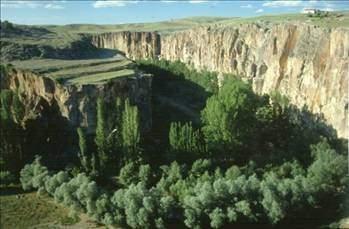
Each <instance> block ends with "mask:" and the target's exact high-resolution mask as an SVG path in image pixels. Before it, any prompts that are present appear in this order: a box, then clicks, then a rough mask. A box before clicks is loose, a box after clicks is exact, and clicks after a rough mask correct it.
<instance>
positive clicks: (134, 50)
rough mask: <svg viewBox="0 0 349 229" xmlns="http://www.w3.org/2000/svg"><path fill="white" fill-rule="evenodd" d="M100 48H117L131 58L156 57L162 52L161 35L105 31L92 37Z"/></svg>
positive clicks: (93, 42)
mask: <svg viewBox="0 0 349 229" xmlns="http://www.w3.org/2000/svg"><path fill="white" fill-rule="evenodd" d="M91 40H92V44H93V45H95V46H96V47H98V48H107V49H117V50H120V51H122V52H124V53H125V55H126V57H128V58H130V59H133V60H135V59H142V58H156V57H157V56H158V55H159V54H160V48H161V45H160V35H159V34H158V33H156V32H128V31H126V32H115V33H103V34H99V35H96V36H92V38H91Z"/></svg>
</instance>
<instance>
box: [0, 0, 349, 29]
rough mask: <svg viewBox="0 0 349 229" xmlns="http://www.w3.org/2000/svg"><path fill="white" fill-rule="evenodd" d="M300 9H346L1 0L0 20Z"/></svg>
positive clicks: (336, 6)
mask: <svg viewBox="0 0 349 229" xmlns="http://www.w3.org/2000/svg"><path fill="white" fill-rule="evenodd" d="M304 8H319V9H326V10H330V11H332V10H349V2H348V1H320V0H317V1H316V0H315V1H214V0H211V1H210V0H208V1H204V0H193V1H166V0H162V1H142V0H138V1H74V0H51V1H49V0H48V1H29V0H22V1H15V0H1V20H9V21H11V22H14V23H19V24H77V23H90V24H119V23H135V22H154V21H163V20H170V19H177V18H183V17H192V16H224V17H250V16H258V15H263V14H278V13H296V12H301V11H302V10H303V9H304Z"/></svg>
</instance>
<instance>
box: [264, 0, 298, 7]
mask: <svg viewBox="0 0 349 229" xmlns="http://www.w3.org/2000/svg"><path fill="white" fill-rule="evenodd" d="M262 5H263V6H265V7H274V8H277V7H297V6H301V5H302V1H268V2H265V3H263V4H262Z"/></svg>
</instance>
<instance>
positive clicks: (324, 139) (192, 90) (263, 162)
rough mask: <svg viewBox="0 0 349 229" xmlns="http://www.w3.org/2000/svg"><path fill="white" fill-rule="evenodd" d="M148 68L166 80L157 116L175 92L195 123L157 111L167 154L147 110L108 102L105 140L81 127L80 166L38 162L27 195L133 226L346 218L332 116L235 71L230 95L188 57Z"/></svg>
mask: <svg viewBox="0 0 349 229" xmlns="http://www.w3.org/2000/svg"><path fill="white" fill-rule="evenodd" d="M139 68H140V69H142V70H145V71H147V72H150V73H153V74H154V85H153V86H154V87H155V88H154V90H155V92H154V93H155V95H154V96H156V98H157V99H156V100H155V101H154V102H155V104H154V106H155V108H156V109H160V108H161V106H157V104H156V103H158V102H159V101H161V99H162V98H164V97H165V98H166V99H167V100H165V101H168V102H169V103H171V104H175V105H174V106H172V108H173V110H175V112H177V113H181V112H183V111H185V112H187V113H190V112H191V113H192V116H190V115H184V116H183V117H181V118H180V119H177V120H174V119H172V118H173V117H170V116H169V117H167V120H165V121H166V125H164V126H162V124H163V122H162V121H163V120H162V121H160V122H161V123H160V124H159V125H158V124H156V123H157V122H159V120H156V119H157V117H156V116H155V118H154V123H155V126H156V128H162V131H164V130H165V131H166V132H167V133H166V135H165V136H166V138H167V141H163V142H161V143H162V145H161V147H159V145H156V144H155V143H154V141H150V140H149V139H147V136H145V134H144V133H142V132H141V131H140V123H139V114H138V109H137V107H136V106H133V105H132V104H130V102H129V101H128V100H124V99H122V98H115V101H112V102H109V103H106V102H105V101H103V100H101V99H100V100H98V101H97V106H96V110H97V122H96V123H97V127H96V132H95V135H93V136H88V135H86V133H85V131H84V129H83V128H79V129H78V130H77V134H78V136H79V148H80V151H79V153H78V158H79V161H80V163H79V164H78V165H77V166H76V167H75V168H74V169H71V168H67V169H65V170H61V171H54V170H52V169H51V168H50V166H45V165H44V164H45V163H43V162H42V161H41V159H40V157H38V158H36V159H35V160H34V162H33V163H32V164H27V165H26V166H25V167H24V168H23V169H22V170H21V172H20V181H21V184H22V187H23V188H24V189H25V190H31V189H38V193H39V194H43V193H46V194H48V195H50V196H52V197H53V198H54V199H55V201H56V202H58V203H62V204H64V205H66V206H68V207H70V208H71V209H72V211H74V212H80V211H83V212H87V213H88V214H89V215H90V216H91V217H93V218H94V219H96V220H97V221H99V222H102V223H104V224H106V225H116V224H117V225H127V226H129V227H131V228H154V227H156V228H164V227H168V226H169V225H173V224H176V225H185V226H186V227H189V228H201V227H207V226H208V225H210V226H211V227H213V228H221V227H223V226H227V225H238V224H240V223H256V222H257V223H267V224H269V225H277V224H279V225H282V224H283V223H285V222H288V221H290V220H292V219H294V218H297V217H298V216H300V215H302V214H305V213H309V210H311V211H310V212H314V214H316V213H317V211H316V209H320V210H321V209H323V208H324V207H325V206H326V207H327V206H328V204H329V203H331V204H332V205H333V206H334V208H336V209H338V212H335V213H332V214H333V215H336V214H339V213H340V211H339V210H340V209H341V205H340V202H341V201H342V200H343V198H344V195H345V193H346V192H348V188H349V187H348V177H346V173H347V170H348V167H347V166H348V164H347V159H346V155H345V152H346V148H345V143H346V142H342V141H341V140H339V139H337V138H336V136H335V134H334V133H333V131H332V130H331V128H330V127H329V126H326V125H325V124H324V123H323V121H322V120H321V118H320V117H318V116H315V115H312V114H310V113H309V112H308V111H307V110H306V108H304V109H302V110H299V109H297V108H295V107H293V106H292V105H290V104H289V103H288V101H287V99H286V98H285V97H283V96H282V95H280V94H278V93H272V94H271V95H270V96H268V95H263V96H260V95H256V94H255V93H254V92H253V91H252V89H251V86H250V85H249V84H248V83H246V82H243V81H241V80H239V79H237V78H236V77H233V76H231V75H225V76H224V78H225V80H224V82H223V86H222V87H221V88H219V90H218V87H217V82H216V81H215V80H214V79H216V76H217V75H216V73H208V72H205V71H202V72H198V71H195V70H192V69H190V68H188V67H186V66H185V65H183V64H182V63H180V62H174V63H170V62H167V61H142V62H140V63H139ZM159 82H161V83H163V82H170V83H168V84H161V83H159ZM158 83H159V84H158ZM161 85H162V87H161ZM171 86H173V88H172V90H170V87H171ZM182 86H183V87H182ZM188 96H190V98H188ZM193 98H195V99H193ZM186 99H188V100H189V101H190V102H188V101H187V100H186ZM192 99H193V100H192ZM6 101H7V100H6ZM191 101H194V104H190V103H191ZM195 101H196V102H195ZM1 104H2V109H5V108H3V107H6V106H7V105H3V104H6V103H3V102H2V103H1ZM191 105H192V106H191ZM156 106H157V107H156ZM186 109H187V110H186ZM188 110H189V111H190V112H189V111H188ZM163 111H164V112H166V111H165V110H163ZM177 113H176V114H177ZM152 131H157V130H152ZM150 135H151V136H153V137H154V136H156V135H152V134H151V133H150ZM152 144H153V145H152ZM156 148H159V149H160V150H159V149H158V150H156ZM154 150H155V151H154ZM45 157H46V158H45ZM43 159H46V161H47V155H43Z"/></svg>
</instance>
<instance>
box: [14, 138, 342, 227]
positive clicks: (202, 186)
mask: <svg viewBox="0 0 349 229" xmlns="http://www.w3.org/2000/svg"><path fill="white" fill-rule="evenodd" d="M312 155H313V162H312V163H311V164H310V166H309V167H308V168H306V169H303V168H302V166H301V165H300V164H299V163H298V162H296V161H294V162H286V163H284V164H283V165H281V166H278V167H272V168H268V169H266V168H264V169H262V170H261V169H259V170H256V168H255V166H254V165H253V163H251V164H250V165H248V166H245V167H241V168H239V167H237V166H232V167H230V168H229V169H227V170H226V171H223V170H221V169H220V168H215V167H214V166H213V165H212V162H211V161H210V160H203V159H200V160H197V161H195V162H194V163H193V164H192V166H191V167H186V166H185V165H179V164H178V163H177V162H173V163H172V164H171V165H169V166H162V167H161V172H160V173H159V174H158V175H157V176H158V178H157V179H156V180H157V181H156V182H153V181H152V179H154V176H155V174H156V173H155V172H154V171H152V170H151V169H150V166H149V165H142V166H140V167H137V168H138V169H137V170H138V173H135V172H132V173H127V172H125V171H124V170H130V168H127V169H125V168H124V169H122V171H121V174H122V175H121V176H123V177H122V179H121V178H120V180H123V181H124V182H123V183H124V185H125V186H124V188H120V189H118V190H116V191H115V192H111V191H109V192H107V191H105V190H103V189H102V188H100V187H99V186H98V185H97V184H96V183H95V182H94V181H92V180H91V179H90V178H89V177H88V176H86V175H85V174H78V175H77V176H75V177H72V176H71V175H69V174H68V173H67V172H64V171H61V172H58V173H56V174H51V173H50V172H49V171H48V169H47V168H46V167H45V166H43V165H42V164H41V163H40V160H39V158H37V159H36V160H35V161H34V162H33V163H32V164H30V165H26V166H25V168H24V169H23V170H22V171H21V178H20V180H21V183H22V186H23V188H24V189H25V190H28V189H33V188H34V189H38V192H39V193H40V194H41V193H45V192H46V193H48V194H49V195H51V196H53V197H54V199H55V201H57V202H58V203H62V204H64V205H66V206H68V207H70V208H71V209H72V210H74V211H83V212H87V213H88V215H90V216H91V217H93V218H94V219H95V220H97V221H99V222H102V223H104V224H106V225H115V224H118V225H128V226H130V227H132V228H154V227H156V228H164V227H166V226H167V225H168V224H171V223H173V222H176V223H183V222H184V224H185V225H186V226H187V227H189V228H200V227H202V226H204V225H207V224H210V225H211V227H213V228H220V227H222V226H223V225H229V224H233V223H237V222H260V221H262V220H264V219H266V218H267V219H269V223H270V224H276V223H278V222H280V221H281V220H283V219H284V218H285V217H287V216H290V214H292V212H295V210H297V211H298V212H299V211H302V209H304V208H305V207H309V206H315V205H316V206H319V205H321V200H322V199H323V198H324V197H326V198H329V196H331V195H332V196H336V195H337V194H340V193H343V192H344V191H345V188H348V187H346V185H348V180H347V177H346V176H345V174H346V172H347V163H346V158H345V156H344V155H340V154H338V153H336V152H335V151H334V150H333V149H331V148H330V146H329V144H327V142H325V141H324V142H321V143H319V144H317V145H314V146H313V147H312ZM128 167H130V166H128ZM131 167H132V166H131Z"/></svg>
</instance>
